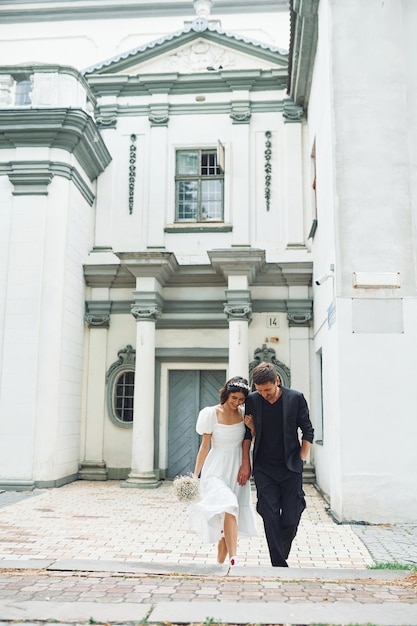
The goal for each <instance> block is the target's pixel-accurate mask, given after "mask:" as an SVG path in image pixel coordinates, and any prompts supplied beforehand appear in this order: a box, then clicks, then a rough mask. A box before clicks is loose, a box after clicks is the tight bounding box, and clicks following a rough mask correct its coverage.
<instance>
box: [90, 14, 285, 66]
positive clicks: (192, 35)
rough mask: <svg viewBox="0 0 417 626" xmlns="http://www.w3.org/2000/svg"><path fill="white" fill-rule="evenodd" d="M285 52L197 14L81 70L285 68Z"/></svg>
mask: <svg viewBox="0 0 417 626" xmlns="http://www.w3.org/2000/svg"><path fill="white" fill-rule="evenodd" d="M287 65H288V54H287V52H286V51H283V50H281V49H279V48H276V47H273V46H271V45H268V44H265V43H262V42H258V41H255V40H251V39H248V38H245V37H240V36H238V35H236V34H235V33H230V32H226V31H223V30H221V29H220V28H219V27H218V26H216V25H213V24H211V23H210V22H208V21H206V20H204V19H201V18H198V19H196V20H194V22H192V23H191V24H189V25H187V26H185V27H184V28H183V29H182V30H180V31H176V32H174V33H171V34H169V35H167V36H165V37H162V38H160V39H158V40H154V41H151V42H149V43H148V44H144V45H142V46H140V47H138V48H135V49H133V50H129V51H127V52H125V53H124V54H121V55H119V56H117V57H113V58H111V59H108V60H107V61H103V62H102V63H99V64H97V65H95V66H93V67H90V68H87V69H86V70H84V72H83V73H84V74H88V75H90V76H91V75H98V74H101V75H103V74H111V75H115V74H118V75H125V76H126V75H128V76H137V75H143V74H164V73H178V74H194V73H200V72H207V70H208V69H209V71H210V70H211V71H212V70H219V69H220V70H224V71H227V70H243V69H244V70H253V69H258V70H271V69H281V70H282V69H286V68H287Z"/></svg>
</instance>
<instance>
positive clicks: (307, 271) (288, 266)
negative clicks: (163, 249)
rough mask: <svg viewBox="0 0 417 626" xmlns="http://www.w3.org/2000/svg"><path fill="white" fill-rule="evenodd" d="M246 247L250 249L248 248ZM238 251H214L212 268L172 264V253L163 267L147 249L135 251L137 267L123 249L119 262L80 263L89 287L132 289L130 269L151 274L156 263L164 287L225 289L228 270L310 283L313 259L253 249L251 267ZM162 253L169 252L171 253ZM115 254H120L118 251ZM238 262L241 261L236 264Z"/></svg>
mask: <svg viewBox="0 0 417 626" xmlns="http://www.w3.org/2000/svg"><path fill="white" fill-rule="evenodd" d="M248 250H249V251H250V249H248ZM240 252H241V251H240ZM240 252H239V251H235V250H234V249H233V248H231V249H230V255H229V256H228V257H226V255H224V254H223V251H217V253H216V254H215V255H214V257H213V258H214V259H215V264H216V268H215V267H213V266H212V265H210V264H208V265H176V264H175V262H174V264H172V261H173V258H172V257H173V256H174V255H172V257H171V258H170V261H169V267H167V266H166V267H165V269H164V267H163V264H162V267H160V264H159V263H158V262H157V261H156V260H154V261H151V262H150V264H147V263H146V259H145V257H146V255H147V253H136V254H137V255H138V256H137V259H139V258H140V257H141V256H142V268H141V264H140V263H139V262H137V261H136V260H135V253H131V254H130V253H126V257H125V259H122V258H121V261H122V262H121V264H120V265H118V264H111V265H104V264H103V265H101V264H93V263H91V264H86V265H84V278H85V281H86V284H87V285H88V286H89V287H108V288H110V287H114V288H132V289H134V288H135V277H134V273H133V272H137V275H140V276H149V275H155V274H153V273H152V272H155V271H157V270H158V267H159V269H164V286H165V287H174V288H177V287H198V288H204V287H221V288H223V289H226V288H227V274H230V273H231V272H233V273H234V274H238V273H240V274H242V273H246V272H247V273H248V275H249V277H251V280H252V283H251V286H252V287H293V286H303V287H305V286H308V287H309V286H311V284H312V275H313V263H312V262H311V261H297V262H295V261H294V262H282V263H264V259H263V256H262V251H259V250H254V251H253V254H254V256H253V262H254V267H251V264H250V260H249V259H248V258H247V259H246V261H245V260H244V259H243V258H242V255H241V254H240ZM255 253H256V254H255ZM166 254H167V255H168V256H170V255H171V254H172V253H166ZM117 256H119V257H122V255H121V253H119V254H118V255H117ZM167 261H168V259H167ZM242 262H244V265H243V266H242V267H240V263H242ZM255 266H256V267H255ZM216 269H217V271H216ZM166 270H168V272H167V271H166ZM174 270H175V271H174ZM146 272H150V273H146Z"/></svg>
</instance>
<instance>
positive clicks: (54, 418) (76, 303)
mask: <svg viewBox="0 0 417 626" xmlns="http://www.w3.org/2000/svg"><path fill="white" fill-rule="evenodd" d="M6 180H7V178H6ZM4 181H5V177H2V183H3V186H4V187H7V185H5V184H4ZM5 191H6V193H5V198H8V200H7V203H6V206H9V210H10V212H8V211H6V212H5V215H7V214H9V217H10V224H9V230H8V231H7V230H5V231H4V243H5V246H4V248H3V246H2V249H4V250H5V251H7V252H8V254H7V258H5V264H6V267H7V268H8V281H7V289H6V291H5V307H4V318H3V323H2V329H3V332H4V335H3V337H4V339H3V351H2V359H1V366H2V375H1V394H0V404H1V407H0V414H1V416H2V419H1V420H0V429H1V436H0V478H4V477H7V478H8V479H10V480H15V481H29V482H30V481H38V483H42V481H46V482H49V483H50V481H51V480H59V479H61V478H65V477H68V476H70V475H74V474H76V472H77V471H78V461H79V436H80V420H81V386H82V371H83V332H84V322H83V314H84V279H83V274H82V260H83V258H84V257H85V255H86V252H87V250H88V248H89V246H91V245H92V237H93V209H92V208H91V207H90V206H88V205H87V203H86V201H85V200H84V199H83V198H82V196H81V195H80V193H79V192H78V191H77V190H76V189H71V183H70V182H69V181H67V180H66V179H64V178H62V177H58V176H56V177H54V178H53V180H52V182H51V183H50V185H49V187H48V195H39V196H32V197H31V198H30V202H28V196H27V195H23V196H17V197H12V196H11V195H10V190H9V189H5ZM5 257H6V255H5ZM7 416H9V418H7Z"/></svg>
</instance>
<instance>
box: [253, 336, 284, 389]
mask: <svg viewBox="0 0 417 626" xmlns="http://www.w3.org/2000/svg"><path fill="white" fill-rule="evenodd" d="M253 356H254V360H253V361H251V362H250V363H249V379H250V381H251V385H252V372H253V370H254V369H255V367H256V366H257V365H259V363H262V362H265V363H272V364H273V365H274V366H275V369H276V370H277V374H278V376H279V377H280V379H281V382H282V384H283V385H284V387H291V371H290V369H289V367H287V366H286V365H284V363H282V362H281V361H279V360H278V359H277V358H276V352H275V350H274V349H273V348H268V347H267V345H266V343H264V344H263V346H262V348H257V349H256V350H255V352H254V355H253Z"/></svg>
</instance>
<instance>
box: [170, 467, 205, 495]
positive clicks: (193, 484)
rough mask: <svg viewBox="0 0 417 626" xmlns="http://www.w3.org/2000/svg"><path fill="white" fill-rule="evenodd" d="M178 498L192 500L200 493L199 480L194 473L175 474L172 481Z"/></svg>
mask: <svg viewBox="0 0 417 626" xmlns="http://www.w3.org/2000/svg"><path fill="white" fill-rule="evenodd" d="M172 484H173V485H174V490H175V495H176V496H177V498H178V500H181V501H183V502H184V501H186V502H192V501H193V500H197V498H198V497H199V495H200V481H199V480H198V478H196V476H194V474H191V473H190V474H186V475H185V476H176V477H175V478H174V480H173V482H172Z"/></svg>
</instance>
